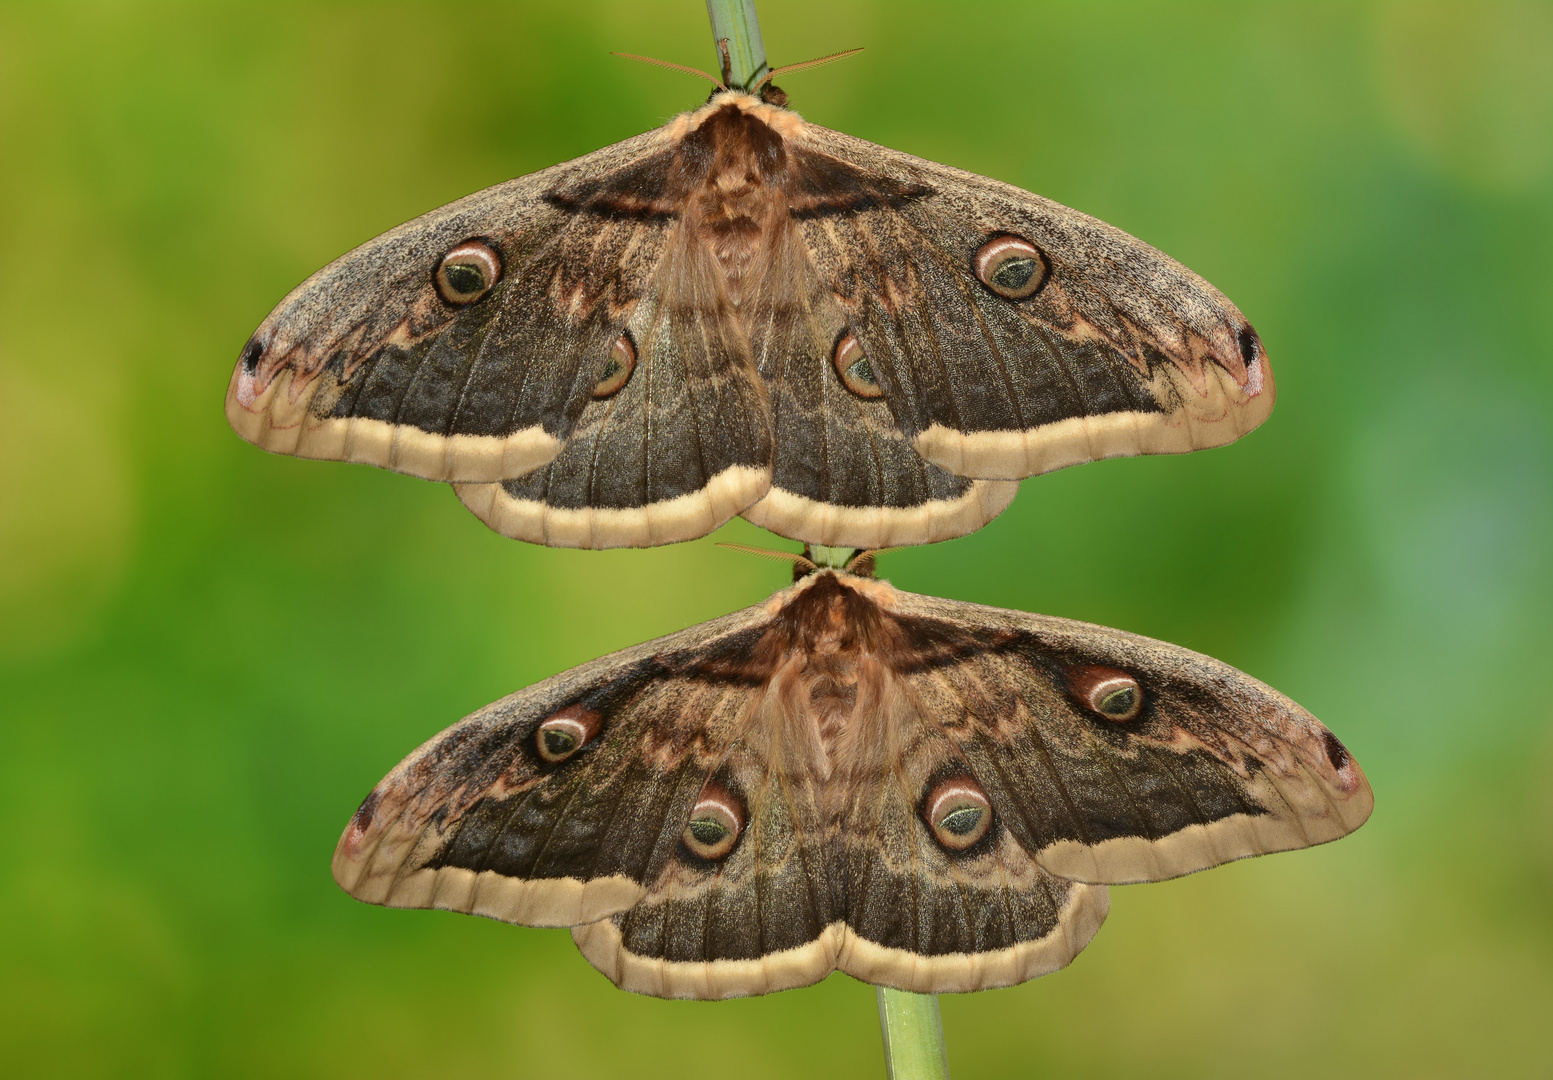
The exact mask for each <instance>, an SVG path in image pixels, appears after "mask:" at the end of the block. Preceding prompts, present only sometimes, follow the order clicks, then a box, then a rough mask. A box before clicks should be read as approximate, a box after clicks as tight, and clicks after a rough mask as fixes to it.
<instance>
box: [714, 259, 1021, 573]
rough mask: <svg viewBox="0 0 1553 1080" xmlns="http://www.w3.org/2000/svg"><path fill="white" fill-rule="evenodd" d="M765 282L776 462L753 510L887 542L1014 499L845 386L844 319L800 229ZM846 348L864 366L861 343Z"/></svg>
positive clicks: (762, 520) (761, 518)
mask: <svg viewBox="0 0 1553 1080" xmlns="http://www.w3.org/2000/svg"><path fill="white" fill-rule="evenodd" d="M766 282H767V287H766V288H765V289H764V290H763V291H761V292H760V293H758V294H757V296H756V297H755V298H754V299H753V301H752V302H750V303H749V304H747V305H746V306H747V312H746V320H747V325H748V326H749V332H750V337H751V341H752V347H753V349H754V352H755V358H756V361H757V363H758V364H759V368H760V373H761V376H762V378H763V379H764V381H765V384H766V387H767V389H768V391H769V394H770V410H771V424H772V432H773V436H774V441H775V445H776V460H775V464H774V472H773V477H772V482H771V491H770V492H769V493H768V494H767V495H766V496H765V497H764V498H763V499H762V500H761V501H760V502H758V503H757V504H755V505H754V506H753V507H750V508H749V509H747V510H745V512H744V516H745V517H746V518H748V519H749V520H750V521H753V522H754V523H755V524H757V525H760V526H762V527H763V528H767V529H770V530H771V531H772V532H775V533H778V534H779V535H782V536H788V537H792V538H794V539H799V540H803V541H805V542H807V543H816V544H830V545H842V546H849V547H859V548H879V547H891V546H895V545H900V544H925V543H931V542H933V541H937V540H945V539H949V538H951V537H955V536H962V535H964V534H966V533H969V532H973V531H975V530H976V529H979V528H981V526H983V525H985V524H986V523H987V522H988V521H990V520H992V518H994V517H996V516H997V515H998V514H999V513H1001V512H1002V511H1003V510H1004V509H1005V508H1006V507H1007V506H1008V504H1009V503H1010V502H1012V501H1013V498H1014V495H1015V494H1017V492H1018V488H1017V486H1016V485H1015V484H1012V483H999V482H995V481H990V482H989V481H975V480H968V479H965V478H963V477H958V476H954V475H953V474H951V473H948V472H946V471H944V470H943V469H940V468H938V467H937V466H935V465H932V464H930V463H928V462H927V461H925V460H923V458H922V457H921V455H919V454H918V453H917V452H916V451H915V450H914V449H913V448H912V446H911V444H910V442H909V441H908V440H907V438H906V437H905V435H904V434H903V433H902V432H901V430H900V428H899V426H898V425H897V424H896V422H895V419H894V417H893V416H892V415H891V413H890V410H889V406H888V405H886V404H885V402H884V401H883V400H882V399H880V398H873V399H868V398H865V397H861V396H859V394H857V393H855V392H853V391H851V390H849V389H848V388H847V387H846V386H845V385H844V384H843V382H842V379H841V376H840V374H839V372H838V368H837V360H836V357H837V354H838V350H843V351H844V349H845V347H844V344H843V343H844V340H845V339H846V337H847V335H848V333H849V331H848V328H847V321H846V317H845V314H844V313H843V311H842V309H841V307H840V306H839V305H838V304H837V303H836V300H835V298H834V296H833V295H832V294H831V292H830V289H829V288H828V287H827V286H826V285H825V283H824V281H823V280H822V278H821V277H820V276H819V274H818V273H817V272H816V270H815V269H814V267H813V266H812V265H810V263H809V260H808V255H807V253H806V252H805V251H804V249H803V247H802V245H801V243H800V242H799V239H798V236H797V233H796V231H794V230H788V231H785V232H784V233H783V236H782V238H781V239H780V241H779V242H778V243H777V244H776V245H775V246H774V251H773V265H772V267H771V268H770V271H769V272H768V274H767V277H766ZM845 355H846V356H847V357H848V361H847V362H848V363H854V364H855V363H857V362H859V361H862V362H865V363H866V357H863V356H862V354H861V352H860V351H858V350H856V349H852V350H850V351H846V352H845ZM863 370H864V371H865V373H866V368H864V369H863ZM865 389H867V387H865Z"/></svg>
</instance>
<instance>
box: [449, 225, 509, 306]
mask: <svg viewBox="0 0 1553 1080" xmlns="http://www.w3.org/2000/svg"><path fill="white" fill-rule="evenodd" d="M501 275H502V264H501V256H500V255H499V254H498V253H497V251H496V249H495V248H493V247H492V246H491V245H490V244H487V243H486V242H485V241H484V240H465V241H464V242H463V243H462V244H459V245H458V246H457V247H455V248H453V249H452V250H451V251H449V252H448V253H447V254H446V255H444V256H442V260H441V261H440V262H439V263H437V272H436V274H435V275H434V277H435V281H436V284H437V295H438V296H440V297H442V299H443V300H445V301H447V302H448V303H450V304H452V305H453V306H455V307H464V306H465V305H468V304H472V303H474V302H475V301H476V300H479V299H481V298H482V297H484V296H485V295H486V294H487V293H489V292H490V291H491V289H492V288H494V287H495V285H496V283H497V282H498V281H500V280H501Z"/></svg>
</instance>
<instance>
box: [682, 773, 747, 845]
mask: <svg viewBox="0 0 1553 1080" xmlns="http://www.w3.org/2000/svg"><path fill="white" fill-rule="evenodd" d="M743 833H744V803H743V802H742V801H741V800H740V799H739V798H738V797H737V796H735V795H733V794H732V793H731V792H729V791H728V789H727V788H725V787H723V786H722V785H721V784H719V783H717V782H716V781H708V782H707V784H706V786H705V787H703V788H702V789H701V794H700V796H699V797H698V798H697V799H696V805H695V808H694V809H692V810H691V811H690V821H689V823H688V824H687V825H686V826H685V831H684V832H683V833H681V834H680V842H681V843H683V844H684V845H685V847H686V848H687V849H689V851H690V853H691V854H692V855H696V856H698V857H699V858H702V859H709V860H711V861H712V862H720V861H721V860H723V859H726V858H727V857H728V856H729V855H730V854H731V853H732V852H733V849H734V847H735V846H736V845H737V844H738V843H739V837H740V836H741V835H743Z"/></svg>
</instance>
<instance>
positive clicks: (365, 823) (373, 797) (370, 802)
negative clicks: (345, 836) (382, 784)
mask: <svg viewBox="0 0 1553 1080" xmlns="http://www.w3.org/2000/svg"><path fill="white" fill-rule="evenodd" d="M382 798H383V797H382V795H380V794H379V793H378V790H377V788H373V789H372V793H371V794H370V795H368V796H367V797H366V798H365V799H362V800H361V805H360V806H358V807H357V808H356V813H355V814H354V815H353V816H352V817H351V827H352V828H354V829H356V830H357V831H359V832H366V831H367V829H368V828H369V827H370V826H371V824H372V818H373V815H375V814H376V813H377V804H378V803H379V802H381V801H382Z"/></svg>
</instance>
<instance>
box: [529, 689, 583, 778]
mask: <svg viewBox="0 0 1553 1080" xmlns="http://www.w3.org/2000/svg"><path fill="white" fill-rule="evenodd" d="M598 733H599V714H598V713H596V712H594V711H593V710H592V709H590V708H588V707H587V706H586V705H582V704H580V703H579V704H576V705H568V706H567V707H566V708H564V709H562V710H560V711H559V712H555V713H551V714H550V715H549V716H547V717H546V718H545V719H544V720H542V721H540V723H539V727H537V728H536V729H535V730H534V750H535V752H536V753H538V754H539V756H540V757H541V758H542V759H543V760H545V761H548V762H549V763H550V764H552V765H559V764H560V763H561V762H563V761H566V760H568V759H569V758H571V757H572V756H573V755H574V754H576V753H577V751H579V750H581V749H582V748H583V747H584V746H587V745H588V743H590V742H592V741H593V738H594V736H596V735H597V734H598Z"/></svg>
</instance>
